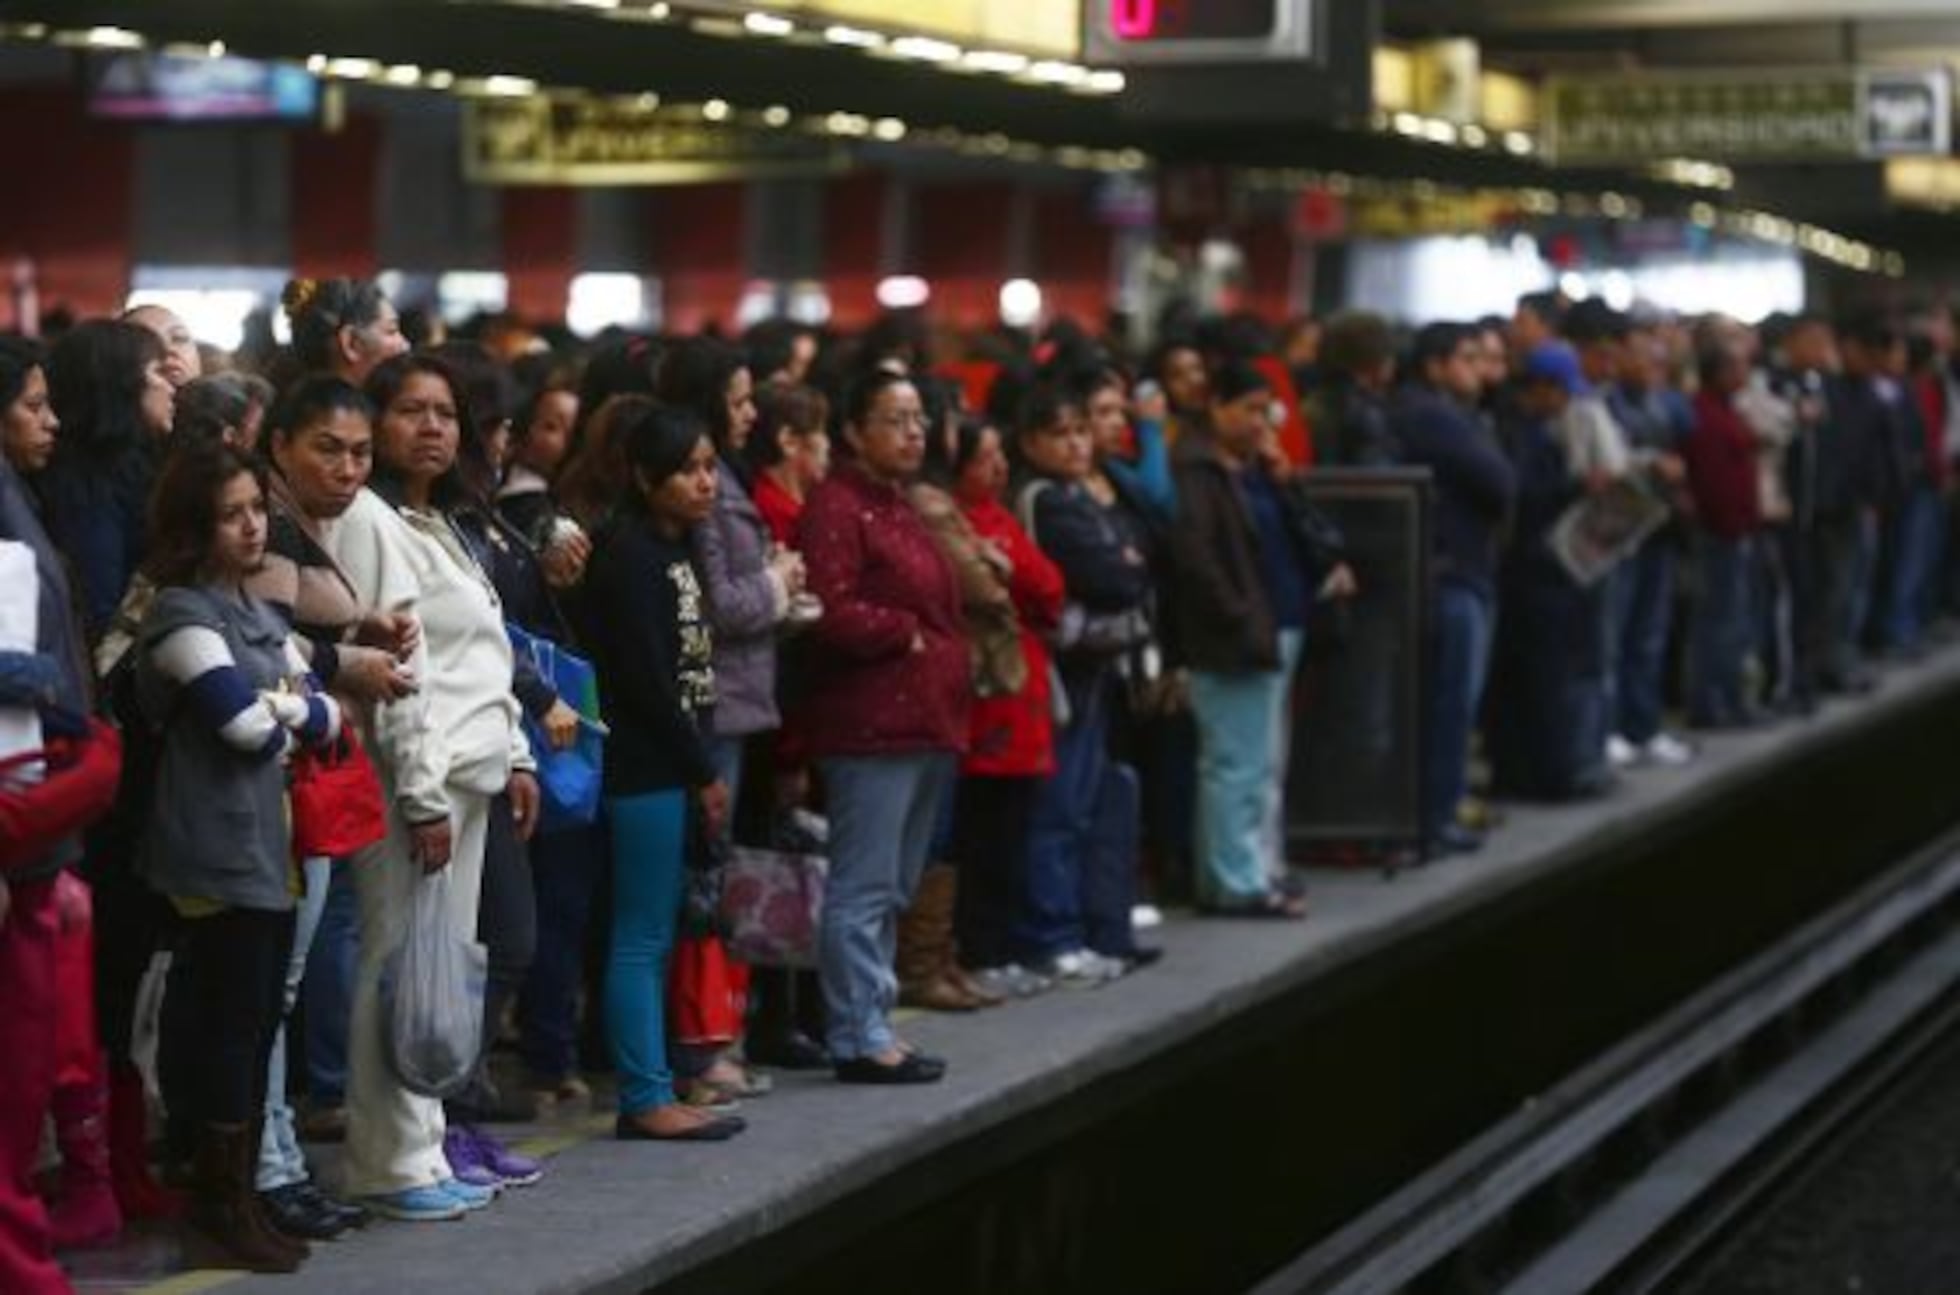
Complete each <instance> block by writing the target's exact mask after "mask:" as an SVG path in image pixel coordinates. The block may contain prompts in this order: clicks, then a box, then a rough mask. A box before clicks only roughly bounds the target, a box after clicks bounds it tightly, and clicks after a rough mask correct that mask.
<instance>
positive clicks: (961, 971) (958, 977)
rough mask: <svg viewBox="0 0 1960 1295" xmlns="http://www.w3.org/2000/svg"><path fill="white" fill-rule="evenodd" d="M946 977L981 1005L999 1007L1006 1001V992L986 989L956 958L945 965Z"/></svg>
mask: <svg viewBox="0 0 1960 1295" xmlns="http://www.w3.org/2000/svg"><path fill="white" fill-rule="evenodd" d="M946 979H948V980H950V981H952V982H953V984H955V985H956V986H958V987H959V991H960V992H961V993H963V994H965V995H966V996H967V997H968V998H971V999H974V1000H975V1001H977V1002H978V1003H979V1004H980V1006H982V1007H999V1006H1000V1005H1001V1004H1002V1003H1004V1002H1006V1001H1007V995H1006V994H996V993H995V992H994V991H993V990H991V989H988V988H987V987H986V986H985V985H983V984H981V983H980V982H979V981H978V980H975V979H974V978H973V975H972V973H970V972H969V971H967V969H966V968H965V967H962V966H961V965H960V962H959V959H958V958H955V959H953V961H952V962H951V963H950V964H948V965H947V967H946Z"/></svg>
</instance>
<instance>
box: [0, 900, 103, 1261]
mask: <svg viewBox="0 0 1960 1295" xmlns="http://www.w3.org/2000/svg"><path fill="white" fill-rule="evenodd" d="M59 935H60V931H59V922H58V920H57V919H56V917H55V911H54V883H53V882H52V881H31V882H20V883H17V884H15V886H14V887H13V892H12V895H11V897H10V902H9V909H8V912H7V916H6V919H5V920H4V921H0V985H3V986H5V989H4V990H0V1002H4V1006H0V1290H4V1291H7V1292H9V1295H16V1293H17V1295H59V1293H62V1292H66V1291H68V1289H69V1286H68V1279H67V1278H66V1277H64V1276H62V1274H61V1266H60V1265H59V1264H57V1263H55V1261H54V1249H53V1242H52V1240H51V1239H50V1238H49V1236H48V1215H47V1211H46V1210H45V1209H44V1208H43V1207H42V1205H41V1196H40V1193H39V1192H37V1191H35V1190H34V1160H35V1157H36V1156H37V1155H38V1154H39V1153H40V1150H41V1126H42V1124H43V1123H45V1122H46V1120H47V1115H48V1103H49V1101H50V1100H51V1099H52V1098H53V1096H54V1075H55V1024H54V1023H55V980H54V975H55V973H54V960H55V942H56V940H57V939H58V938H59ZM123 1046H124V1048H125V1049H127V1048H128V1046H129V1043H128V1040H127V1039H125V1040H124V1041H123Z"/></svg>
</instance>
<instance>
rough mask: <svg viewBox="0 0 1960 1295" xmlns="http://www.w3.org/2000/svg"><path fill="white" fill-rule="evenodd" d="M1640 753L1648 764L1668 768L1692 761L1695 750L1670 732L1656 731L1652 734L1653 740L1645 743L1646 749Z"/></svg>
mask: <svg viewBox="0 0 1960 1295" xmlns="http://www.w3.org/2000/svg"><path fill="white" fill-rule="evenodd" d="M1641 754H1642V755H1643V756H1645V757H1646V759H1647V761H1648V763H1650V764H1659V765H1665V766H1667V767H1668V768H1670V769H1678V768H1680V767H1681V766H1682V765H1684V764H1691V763H1693V761H1694V758H1695V754H1696V752H1695V749H1694V748H1693V747H1691V746H1689V745H1688V744H1687V743H1686V742H1683V741H1682V740H1681V739H1680V738H1678V737H1676V736H1674V734H1672V733H1657V734H1655V735H1654V740H1653V741H1651V742H1649V743H1647V748H1646V750H1644V751H1642V752H1641Z"/></svg>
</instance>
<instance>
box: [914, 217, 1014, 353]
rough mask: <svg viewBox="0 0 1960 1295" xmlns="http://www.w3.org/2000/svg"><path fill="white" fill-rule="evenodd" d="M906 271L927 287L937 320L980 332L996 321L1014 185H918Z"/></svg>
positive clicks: (931, 307) (932, 309)
mask: <svg viewBox="0 0 1960 1295" xmlns="http://www.w3.org/2000/svg"><path fill="white" fill-rule="evenodd" d="M913 200H914V202H915V204H916V205H915V206H914V208H913V212H912V247H911V256H910V261H911V267H909V268H914V269H915V270H916V272H917V273H918V274H921V275H923V276H924V277H925V279H926V281H927V282H928V283H930V284H931V285H932V305H931V306H930V308H929V309H930V311H931V313H932V316H933V318H934V320H935V321H936V322H939V323H944V324H951V325H953V326H955V327H959V328H984V327H987V326H988V325H991V324H993V323H996V322H997V321H998V320H999V318H1000V285H1001V284H1002V283H1003V282H1004V281H1005V280H1006V279H1007V277H1008V273H1007V257H1008V246H1007V240H1008V236H1009V225H1010V223H1011V221H1012V217H1013V211H1014V186H1013V185H1011V184H1009V183H1007V182H1006V181H1002V180H970V181H957V182H949V183H943V184H922V185H920V186H919V187H918V188H917V189H916V190H915V191H914V198H913Z"/></svg>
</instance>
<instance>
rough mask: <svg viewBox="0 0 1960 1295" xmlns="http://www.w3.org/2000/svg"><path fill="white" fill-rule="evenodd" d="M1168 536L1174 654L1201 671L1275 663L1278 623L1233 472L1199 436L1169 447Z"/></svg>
mask: <svg viewBox="0 0 1960 1295" xmlns="http://www.w3.org/2000/svg"><path fill="white" fill-rule="evenodd" d="M1171 475H1172V477H1173V478H1174V479H1175V480H1176V482H1177V527H1176V529H1175V530H1174V531H1173V532H1172V535H1171V559H1172V564H1173V566H1172V569H1173V571H1174V573H1175V582H1176V590H1177V602H1178V628H1179V633H1180V635H1181V644H1180V646H1181V647H1182V648H1183V653H1182V660H1183V662H1184V663H1185V664H1186V665H1188V666H1189V667H1190V668H1191V669H1193V670H1200V671H1204V672H1206V673H1208V674H1243V673H1248V672H1252V671H1259V670H1277V669H1279V665H1280V659H1279V627H1278V625H1277V624H1276V623H1275V621H1274V617H1273V609H1272V602H1271V600H1270V599H1269V598H1268V596H1267V593H1266V588H1265V583H1264V581H1263V579H1262V578H1261V576H1260V573H1259V536H1258V533H1257V531H1256V530H1255V528H1254V526H1255V524H1254V522H1253V520H1252V511H1251V509H1250V508H1249V507H1248V506H1247V505H1246V501H1245V496H1244V494H1243V493H1242V492H1243V487H1241V486H1240V484H1239V480H1238V473H1237V472H1236V471H1234V470H1233V469H1232V468H1230V467H1227V466H1226V464H1225V462H1224V460H1222V459H1220V458H1219V457H1218V455H1217V453H1216V452H1214V450H1213V447H1212V444H1211V441H1210V440H1209V438H1205V437H1188V436H1187V437H1184V438H1182V439H1180V440H1179V441H1178V443H1177V448H1176V449H1175V450H1174V451H1172V454H1171Z"/></svg>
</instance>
